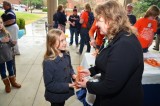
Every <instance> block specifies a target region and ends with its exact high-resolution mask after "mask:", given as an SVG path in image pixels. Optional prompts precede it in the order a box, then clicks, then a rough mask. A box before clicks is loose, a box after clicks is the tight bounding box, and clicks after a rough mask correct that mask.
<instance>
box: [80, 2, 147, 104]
mask: <svg viewBox="0 0 160 106" xmlns="http://www.w3.org/2000/svg"><path fill="white" fill-rule="evenodd" d="M95 13H96V19H97V26H98V27H99V28H100V32H101V34H104V35H106V38H107V39H108V41H106V42H105V43H104V45H103V47H102V48H100V50H99V53H98V55H97V57H96V61H95V66H94V67H92V68H90V69H89V71H88V70H81V76H87V75H91V76H94V75H95V74H97V73H101V77H100V80H99V82H89V81H88V80H87V79H86V78H85V77H84V78H83V81H82V82H78V87H86V88H87V90H88V92H89V93H92V94H95V95H96V100H95V102H94V105H93V106H142V105H143V89H142V83H141V80H142V74H143V69H144V62H143V53H142V48H141V45H140V43H139V41H138V39H137V37H136V36H135V34H133V32H134V31H133V30H132V27H131V26H130V24H129V20H128V17H127V14H126V11H125V10H124V9H123V7H122V6H121V5H120V4H119V3H118V2H117V1H114V0H108V1H106V2H105V3H104V4H100V5H98V6H97V8H96V9H95Z"/></svg>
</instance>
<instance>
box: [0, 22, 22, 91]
mask: <svg viewBox="0 0 160 106" xmlns="http://www.w3.org/2000/svg"><path fill="white" fill-rule="evenodd" d="M15 44H16V42H14V41H12V40H11V39H10V35H9V33H8V32H7V31H6V29H5V27H4V25H3V22H2V19H0V74H1V77H2V80H3V83H4V85H5V91H6V92H7V93H9V92H10V91H11V88H10V83H11V85H12V86H13V87H16V88H20V87H21V85H20V84H17V83H16V82H15V81H16V78H15V74H14V70H13V52H12V47H13V46H14V45H15ZM6 66H7V70H8V73H9V78H8V77H7V75H6Z"/></svg>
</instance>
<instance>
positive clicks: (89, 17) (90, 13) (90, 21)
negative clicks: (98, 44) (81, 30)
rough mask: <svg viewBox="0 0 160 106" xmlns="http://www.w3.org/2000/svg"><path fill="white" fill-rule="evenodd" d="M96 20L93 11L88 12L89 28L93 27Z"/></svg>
mask: <svg viewBox="0 0 160 106" xmlns="http://www.w3.org/2000/svg"><path fill="white" fill-rule="evenodd" d="M93 22H94V15H93V13H92V12H88V23H87V29H89V30H90V29H91V27H92V24H93Z"/></svg>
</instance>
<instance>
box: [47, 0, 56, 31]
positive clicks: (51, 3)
mask: <svg viewBox="0 0 160 106" xmlns="http://www.w3.org/2000/svg"><path fill="white" fill-rule="evenodd" d="M57 7H58V0H47V8H48V24H49V25H52V24H53V14H54V13H55V12H56V10H57ZM51 28H52V27H48V30H50V29H51Z"/></svg>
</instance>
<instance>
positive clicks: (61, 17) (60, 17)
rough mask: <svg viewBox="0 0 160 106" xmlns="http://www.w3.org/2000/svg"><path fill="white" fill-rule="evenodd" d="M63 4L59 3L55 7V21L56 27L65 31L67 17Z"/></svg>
mask: <svg viewBox="0 0 160 106" xmlns="http://www.w3.org/2000/svg"><path fill="white" fill-rule="evenodd" d="M64 11H65V10H64V8H63V5H59V6H58V9H57V13H56V15H57V22H58V29H60V30H62V31H63V32H64V33H65V26H66V22H67V18H66V15H65V12H64Z"/></svg>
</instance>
